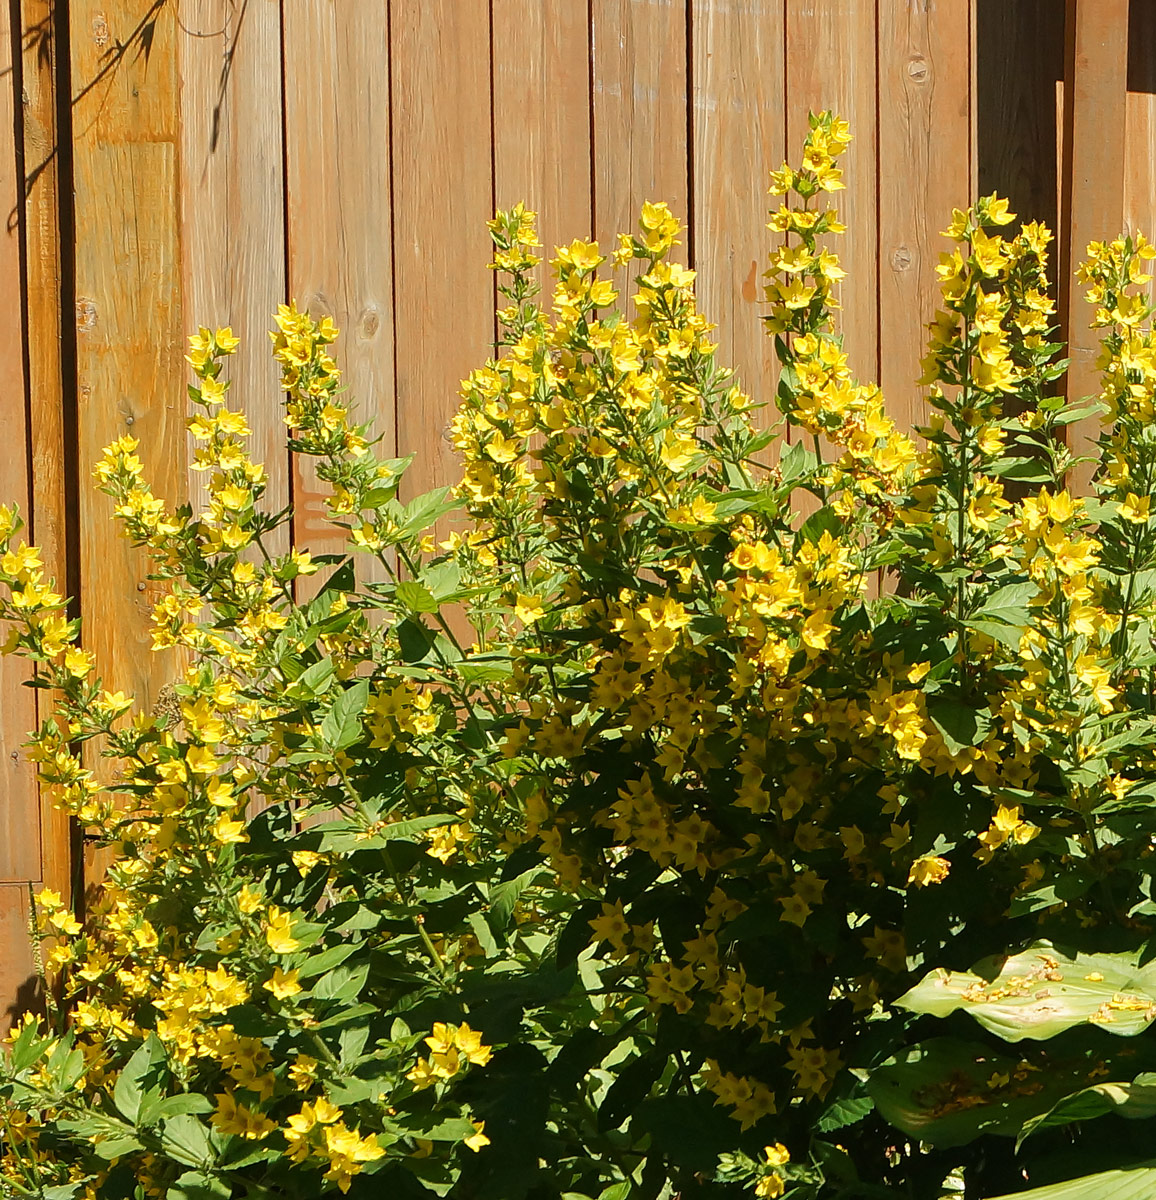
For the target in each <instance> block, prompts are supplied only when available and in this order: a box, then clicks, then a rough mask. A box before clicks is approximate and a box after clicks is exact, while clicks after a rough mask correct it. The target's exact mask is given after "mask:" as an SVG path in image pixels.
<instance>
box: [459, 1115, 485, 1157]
mask: <svg viewBox="0 0 1156 1200" xmlns="http://www.w3.org/2000/svg"><path fill="white" fill-rule="evenodd" d="M470 1124H471V1125H472V1126H473V1127H474V1132H473V1133H472V1134H471V1135H470V1136H469V1137H468V1138H466V1139H465V1144H466V1145H467V1146H469V1148H470V1149H471V1150H472V1151H473V1152H474V1153H475V1154H476V1153H477V1152H478V1151H479V1150H481V1149H482V1147H483V1146H488V1145H489V1144H490V1139H489V1138H488V1137H486V1123H485V1121H471V1122H470Z"/></svg>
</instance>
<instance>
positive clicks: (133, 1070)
mask: <svg viewBox="0 0 1156 1200" xmlns="http://www.w3.org/2000/svg"><path fill="white" fill-rule="evenodd" d="M164 1059H165V1049H164V1046H163V1045H162V1044H161V1041H160V1038H158V1037H157V1036H156V1034H150V1035H149V1037H148V1039H147V1040H146V1041H145V1042H143V1043H142V1044H141V1045H140V1046H139V1047H137V1050H136V1052H135V1053H134V1054H133V1056H132V1058H130V1059H129V1060H128V1062H127V1063H125V1065H124V1069H123V1070H122V1071H121V1073H120V1075H119V1076H118V1077H117V1081H116V1085H115V1086H114V1087H113V1089H112V1102H113V1104H115V1105H116V1109H117V1112H119V1113H120V1115H121V1116H122V1117H124V1119H125V1120H126V1121H131V1122H133V1123H134V1124H135V1123H136V1119H137V1117H138V1115H139V1114H140V1106H141V1097H142V1096H143V1095H144V1089H145V1080H146V1079H147V1078H148V1076H149V1075H150V1074H152V1073H153V1068H154V1067H155V1066H156V1065H157V1064H158V1063H162V1062H164Z"/></svg>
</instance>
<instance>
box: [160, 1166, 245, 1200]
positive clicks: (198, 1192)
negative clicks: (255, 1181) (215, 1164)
mask: <svg viewBox="0 0 1156 1200" xmlns="http://www.w3.org/2000/svg"><path fill="white" fill-rule="evenodd" d="M232 1194H233V1189H232V1188H231V1187H230V1186H229V1184H228V1183H226V1182H225V1181H224V1180H223V1179H216V1178H214V1177H213V1176H212V1175H206V1174H204V1173H203V1172H201V1171H186V1172H185V1173H184V1174H183V1175H182V1176H181V1177H180V1178H179V1179H178V1180H177V1181H176V1183H174V1184H173V1185H172V1186H171V1187H170V1188H169V1190H168V1191H167V1192H166V1193H165V1200H229V1197H230V1196H232Z"/></svg>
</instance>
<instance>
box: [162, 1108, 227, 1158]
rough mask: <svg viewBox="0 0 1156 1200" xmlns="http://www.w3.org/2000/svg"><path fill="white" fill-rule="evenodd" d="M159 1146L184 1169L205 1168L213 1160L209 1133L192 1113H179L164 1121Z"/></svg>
mask: <svg viewBox="0 0 1156 1200" xmlns="http://www.w3.org/2000/svg"><path fill="white" fill-rule="evenodd" d="M161 1144H162V1145H163V1146H164V1149H165V1152H166V1153H167V1154H168V1155H169V1156H170V1157H171V1158H175V1159H176V1160H177V1162H179V1163H184V1165H185V1166H186V1167H205V1166H209V1165H210V1164H211V1163H212V1162H213V1160H214V1155H213V1144H212V1142H211V1141H210V1139H209V1131H208V1130H207V1129H206V1128H205V1126H204V1125H203V1124H202V1123H201V1122H200V1121H198V1120H197V1118H196V1117H195V1116H193V1114H192V1113H180V1114H178V1115H177V1116H175V1117H170V1118H169V1119H168V1120H167V1121H165V1123H164V1124H163V1125H162V1126H161Z"/></svg>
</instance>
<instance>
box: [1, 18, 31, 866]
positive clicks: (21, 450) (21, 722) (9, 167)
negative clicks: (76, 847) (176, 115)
mask: <svg viewBox="0 0 1156 1200" xmlns="http://www.w3.org/2000/svg"><path fill="white" fill-rule="evenodd" d="M10 12H11V10H10V9H9V8H7V7H4V8H3V9H2V10H0V208H2V210H3V212H4V213H5V215H6V218H7V220H6V221H5V224H4V226H3V228H0V295H4V296H7V297H13V298H14V297H19V296H20V294H21V290H22V280H21V266H20V226H21V224H22V221H21V219H20V218H21V216H22V212H21V209H22V192H23V180H22V179H21V178H20V176H19V163H18V157H17V143H16V128H17V126H16V117H17V93H16V84H17V80H18V79H19V76H20V71H19V69H18V66H17V64H15V63H13V61H12V46H13V38H12V29H11V26H10V24H9V20H10ZM23 340H24V321H23V315H22V312H21V306H20V304H19V303H18V302H17V303H12V302H9V303H8V304H6V305H4V306H3V308H2V309H0V371H2V372H3V376H4V380H5V383H6V387H5V389H4V398H3V402H2V403H0V438H2V439H3V444H4V445H5V446H7V447H9V452H8V453H6V454H4V455H0V502H2V503H5V504H16V505H18V506H19V508H20V511H21V513H23V514H24V515H25V517H27V516H28V513H29V508H30V500H31V495H30V488H29V462H28V448H29V441H28V413H27V394H26V391H25V386H26V374H25V369H24V352H23V349H22V344H23ZM26 536H30V535H27V534H26ZM29 675H30V671H29V669H28V664H27V663H26V662H25V661H24V660H23V659H14V658H11V657H4V658H0V882H6V881H9V880H21V879H34V878H36V877H37V876H38V874H39V872H40V812H39V803H38V801H37V796H36V788H35V784H34V782H33V778H34V777H33V773H32V771H31V770H30V764H29V763H28V761H27V759H26V758H25V756H24V754H23V752H22V751H21V749H20V747H21V744H22V743H23V741H24V740H25V738H26V737H27V734H28V731H29V730H30V729H31V728H32V726H33V725H34V724H35V721H36V705H35V701H34V698H33V694H32V692H31V691H30V690H29V689H27V688H25V687H24V686H23V684H24V682H25V680H27V679H28V678H29Z"/></svg>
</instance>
